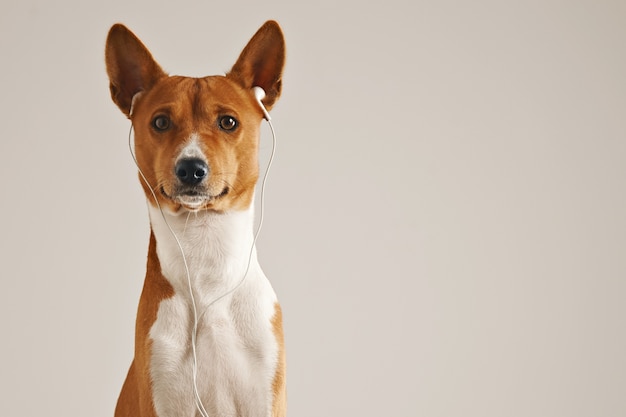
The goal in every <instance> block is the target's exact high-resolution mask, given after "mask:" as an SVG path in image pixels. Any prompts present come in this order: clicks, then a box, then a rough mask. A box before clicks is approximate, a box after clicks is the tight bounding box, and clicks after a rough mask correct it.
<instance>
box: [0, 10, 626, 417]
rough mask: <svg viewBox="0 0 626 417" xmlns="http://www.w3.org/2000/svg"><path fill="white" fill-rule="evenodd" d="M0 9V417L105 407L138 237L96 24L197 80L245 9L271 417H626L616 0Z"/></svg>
mask: <svg viewBox="0 0 626 417" xmlns="http://www.w3.org/2000/svg"><path fill="white" fill-rule="evenodd" d="M374 3H377V4H374ZM1 9H2V10H1V12H0V64H1V65H0V68H1V69H0V71H1V72H0V116H1V120H2V128H1V129H0V132H1V134H0V157H1V163H0V195H1V204H0V215H1V220H2V226H1V230H0V257H1V258H0V268H1V269H0V271H1V276H0V278H1V281H0V283H1V287H0V288H1V289H0V331H1V339H0V385H1V386H0V393H1V394H0V395H1V398H0V415H1V416H40V415H46V416H64V417H71V416H77V417H78V416H81V417H83V416H95V417H99V416H103V417H104V416H112V413H113V409H114V406H115V401H116V398H117V394H118V392H119V390H120V388H121V384H122V381H123V379H124V377H125V374H126V370H127V367H128V365H129V363H130V360H131V358H132V349H133V327H134V320H135V309H136V305H137V301H138V299H139V292H140V289H141V285H142V280H143V272H144V265H145V256H146V250H147V243H148V222H147V212H146V207H145V201H144V197H143V194H142V192H141V189H140V187H139V183H138V180H137V178H136V169H135V168H134V166H133V163H132V160H131V158H130V156H129V154H128V149H127V132H128V126H129V124H128V121H127V120H126V119H125V118H124V116H123V115H122V114H121V113H120V112H119V110H118V109H117V108H116V107H115V106H114V105H113V103H112V102H111V101H110V99H109V95H108V81H107V79H106V75H105V69H104V63H103V51H104V40H105V37H106V33H107V31H108V29H109V27H110V26H111V24H113V23H115V22H118V21H120V22H124V23H126V24H127V25H128V26H129V27H130V28H131V29H132V30H133V31H135V33H136V34H137V35H138V36H139V37H140V38H141V39H142V40H143V41H144V42H145V43H146V45H147V46H148V47H149V48H150V49H151V50H152V52H153V54H154V56H155V57H156V59H157V60H158V61H159V62H160V63H161V65H162V66H163V67H164V68H165V69H166V70H168V71H170V72H171V73H173V74H183V75H192V76H203V75H210V74H216V73H223V72H224V71H227V70H228V69H230V67H231V66H232V64H233V63H234V62H235V59H236V58H237V56H238V54H239V51H240V50H241V49H242V48H243V46H244V45H245V43H246V42H247V41H248V39H249V38H250V37H251V36H252V34H253V33H254V32H255V31H256V30H257V28H258V27H259V26H260V25H261V24H262V23H263V22H264V21H265V20H266V19H270V18H271V19H277V20H278V21H279V22H280V23H281V25H282V27H283V29H284V32H285V35H286V39H287V45H288V63H287V68H286V72H285V78H284V95H283V97H282V98H281V101H280V102H279V103H278V105H277V107H276V108H275V110H274V111H273V120H274V123H275V126H276V129H277V132H278V135H279V136H278V141H279V143H278V156H277V160H276V163H275V165H274V170H273V171H272V173H271V178H270V182H269V185H268V191H267V207H266V220H267V222H266V224H265V226H264V230H263V233H262V236H261V238H260V241H259V244H258V247H259V255H260V259H261V263H262V265H263V267H264V269H265V271H266V273H267V275H268V276H269V277H270V279H271V280H272V282H273V284H274V287H275V289H276V291H277V293H278V295H279V298H280V300H281V302H282V306H283V312H284V317H285V331H286V341H287V349H288V350H287V354H288V381H289V382H288V392H289V410H290V411H289V415H290V416H297V417H319V416H328V417H330V416H342V417H343V416H359V417H370V416H372V417H374V416H375V417H380V416H393V417H402V416H406V417H417V416H446V417H449V416H480V417H484V416H494V417H495V416H498V417H500V416H520V417H521V416H524V417H526V416H568V417H571V416H603V417H609V416H624V415H626V395H625V393H626V354H625V352H626V321H625V317H626V303H625V298H626V256H625V250H626V218H625V213H626V196H625V192H626V191H625V187H624V182H625V179H626V163H625V159H626V3H624V2H623V1H601V0H587V1H584V0H574V1H556V0H541V1H539V0H537V1H526V2H508V1H495V0H494V1H488V0H477V1H473V2H465V1H462V0H447V1H446V0H444V1H410V2H409V1H405V2H402V1H400V0H388V1H384V2H367V1H337V0H332V1H331V0H319V1H314V2H313V1H311V2H306V3H301V4H298V3H297V2H287V1H284V2H278V1H265V2H253V1H251V0H250V1H249V2H247V3H246V2H238V1H230V2H217V1H206V0H205V1H197V2H192V1H177V2H174V1H167V2H166V1H154V0H153V1H147V0H136V1H133V0H124V1H117V0H116V1H113V0H108V1H106V2H105V1H101V2H98V3H95V2H87V1H80V0H62V1H43V0H42V1H32V0H21V1H15V0H8V1H7V0H4V1H3V2H2V4H1ZM263 129H264V130H263V138H262V146H263V149H264V152H267V149H268V146H269V143H270V142H269V140H270V137H269V133H268V130H267V128H266V127H264V128H263Z"/></svg>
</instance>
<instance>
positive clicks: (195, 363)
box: [128, 108, 276, 417]
mask: <svg viewBox="0 0 626 417" xmlns="http://www.w3.org/2000/svg"><path fill="white" fill-rule="evenodd" d="M263 109H264V108H263ZM265 120H266V121H267V123H268V125H269V127H270V130H271V132H272V151H271V153H270V157H269V161H268V163H267V167H266V169H265V174H264V175H263V180H262V182H261V207H260V215H259V225H258V226H257V229H256V231H255V233H254V237H253V240H252V245H251V247H250V253H249V255H248V263H247V266H246V270H245V272H244V274H243V276H242V278H241V280H240V281H239V282H238V283H237V284H236V285H235V286H234V287H233V288H231V289H230V290H228V291H227V292H225V293H224V294H222V295H220V296H219V297H217V298H215V299H214V300H213V301H211V302H210V303H209V304H208V305H207V306H206V308H205V309H204V310H203V311H202V313H201V314H200V315H198V310H197V306H196V299H195V296H194V293H193V286H192V283H191V273H190V271H189V265H188V264H187V257H186V256H185V251H184V249H183V246H182V244H181V243H180V240H179V239H178V236H177V235H176V233H175V232H174V230H173V229H172V227H171V226H170V224H169V222H168V221H167V218H166V216H165V213H164V212H163V209H162V207H161V205H160V204H159V200H158V199H157V196H156V194H155V192H154V189H153V188H152V186H151V185H150V183H149V182H148V180H147V178H146V176H145V175H144V173H143V171H142V170H141V167H140V166H139V162H138V161H137V157H136V156H135V151H134V149H133V144H132V132H133V124H132V121H131V124H130V129H129V131H128V147H129V149H130V154H131V156H132V158H133V161H134V162H135V165H136V166H137V169H138V170H139V175H140V176H141V178H142V180H143V182H144V183H145V184H146V186H147V187H148V189H149V190H150V193H151V194H152V197H153V198H154V202H155V204H156V206H157V208H158V209H159V212H160V213H161V216H162V217H163V221H164V222H165V224H166V225H167V228H168V230H169V232H170V233H171V235H172V237H173V238H174V240H175V241H176V245H177V246H178V249H179V250H180V254H181V257H182V260H183V264H184V266H185V274H186V275H187V284H188V288H189V297H190V300H191V306H192V312H193V328H192V331H191V351H192V357H193V369H192V376H193V389H194V397H195V403H196V408H197V409H198V411H199V412H200V414H201V415H202V417H209V414H208V413H207V411H206V409H205V407H204V404H203V403H202V399H201V398H200V392H199V390H198V357H197V352H196V340H197V334H198V322H199V320H200V318H201V317H202V316H203V315H204V313H205V312H206V311H207V310H208V309H209V308H210V307H211V306H212V305H213V304H215V303H217V302H218V301H219V300H221V299H223V298H224V297H226V296H228V295H230V294H232V293H233V292H235V291H236V290H237V289H238V288H239V287H240V286H241V285H242V284H243V283H244V281H245V280H246V277H247V276H248V272H249V271H250V265H251V263H252V256H253V255H254V248H255V245H256V241H257V238H258V237H259V234H260V232H261V228H262V226H263V219H264V209H265V186H266V183H267V178H268V175H269V172H270V168H271V167H272V163H273V162H274V155H275V154H276V132H275V131H274V126H273V125H272V122H271V120H270V119H269V118H266V119H265Z"/></svg>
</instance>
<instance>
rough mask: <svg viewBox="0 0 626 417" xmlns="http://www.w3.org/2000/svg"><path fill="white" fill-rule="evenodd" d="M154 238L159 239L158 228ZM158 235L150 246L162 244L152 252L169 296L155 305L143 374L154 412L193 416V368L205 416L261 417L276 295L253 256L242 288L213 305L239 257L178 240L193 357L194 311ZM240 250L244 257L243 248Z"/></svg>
mask: <svg viewBox="0 0 626 417" xmlns="http://www.w3.org/2000/svg"><path fill="white" fill-rule="evenodd" d="M153 226H154V225H153ZM155 229H158V227H156V228H155ZM155 234H157V236H158V230H155ZM163 237H164V236H161V238H162V239H161V242H159V240H158V237H157V245H158V244H159V243H161V248H160V250H157V253H158V256H159V260H160V262H161V264H162V269H163V274H164V276H165V278H166V279H168V281H170V283H171V284H172V286H173V287H174V289H175V294H174V296H172V297H170V298H168V299H166V300H163V301H162V302H161V303H160V305H159V308H158V312H157V318H156V321H155V322H154V324H153V325H152V327H151V329H150V340H151V360H150V365H151V366H150V373H151V378H152V381H153V387H152V388H153V400H154V405H155V409H156V411H157V414H158V415H159V417H166V416H194V415H199V414H196V411H195V410H196V405H195V400H194V398H195V394H194V386H193V384H194V376H193V373H194V366H196V367H197V378H196V381H197V388H198V393H199V396H200V398H201V400H202V403H203V405H204V407H205V408H206V411H207V413H208V414H209V415H210V416H235V415H236V416H249V417H257V416H258V417H261V416H268V415H269V414H270V412H271V407H272V386H271V384H272V380H273V377H274V374H275V371H276V367H277V361H278V358H277V356H278V343H277V341H276V337H275V335H274V330H273V328H272V318H273V316H274V314H275V309H276V296H275V294H274V292H273V290H272V288H271V285H270V284H269V282H268V281H267V279H266V278H265V276H264V275H263V273H262V271H261V269H260V267H259V266H258V264H257V262H256V258H255V257H253V260H252V263H251V266H250V270H249V272H248V276H247V277H246V279H245V281H244V282H243V284H242V285H241V286H239V287H238V288H237V290H236V291H234V292H233V293H232V294H229V295H227V296H225V297H223V298H220V299H219V300H218V301H216V302H215V303H213V301H214V300H216V299H218V298H219V297H220V296H222V295H223V294H224V293H225V292H226V291H228V289H230V288H233V286H234V285H236V284H237V283H238V282H239V281H240V279H241V278H242V277H243V273H244V272H245V267H243V266H242V265H245V264H247V260H246V262H242V259H239V258H242V256H243V255H241V256H239V257H237V256H234V254H233V253H231V254H230V255H233V256H234V259H230V260H229V258H233V256H230V257H228V256H227V257H226V258H224V256H223V255H224V253H228V252H229V250H226V249H224V248H221V249H219V248H218V249H213V251H214V253H211V252H210V251H208V250H207V248H204V247H203V246H202V245H192V246H189V245H187V246H186V245H185V241H184V240H183V241H182V244H183V247H184V249H185V252H186V258H187V260H188V268H189V271H190V277H191V282H192V288H193V289H194V293H195V295H196V307H197V316H198V325H197V333H196V334H197V340H196V346H195V359H194V351H193V347H192V343H191V336H192V332H193V327H194V314H193V307H192V304H191V302H190V296H189V288H188V286H187V284H188V282H187V273H186V270H185V268H184V265H183V264H181V263H180V261H179V260H180V251H178V250H177V249H178V248H177V247H176V246H172V245H169V244H168V243H166V242H167V240H164V239H163ZM250 244H251V243H250ZM244 247H245V245H244ZM198 251H200V252H202V253H199V252H198ZM224 251H226V252H224ZM244 252H247V253H249V246H248V249H247V250H246V251H243V252H241V253H244ZM246 256H247V255H246ZM194 362H195V363H196V364H195V365H194Z"/></svg>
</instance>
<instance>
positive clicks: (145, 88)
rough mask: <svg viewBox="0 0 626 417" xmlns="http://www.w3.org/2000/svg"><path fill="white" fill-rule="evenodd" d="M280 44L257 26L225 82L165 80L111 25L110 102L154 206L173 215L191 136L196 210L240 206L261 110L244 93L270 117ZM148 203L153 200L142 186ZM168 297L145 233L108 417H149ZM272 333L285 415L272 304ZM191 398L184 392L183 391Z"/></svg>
mask: <svg viewBox="0 0 626 417" xmlns="http://www.w3.org/2000/svg"><path fill="white" fill-rule="evenodd" d="M284 59H285V46H284V40H283V35H282V32H281V30H280V27H279V26H278V24H277V23H276V22H273V21H269V22H267V23H265V24H264V25H263V26H262V27H261V28H260V29H259V30H258V31H257V33H256V34H255V35H254V36H253V38H252V39H251V40H250V42H249V43H248V45H247V46H246V47H245V48H244V50H243V51H242V53H241V55H240V56H239V59H238V60H237V62H236V63H235V65H234V66H233V68H232V70H231V71H230V73H228V74H227V75H226V76H209V77H204V78H189V77H180V76H171V77H170V76H168V75H167V74H166V73H165V72H164V71H163V70H162V69H161V67H160V66H159V64H157V63H156V61H154V59H153V58H152V55H151V54H150V52H149V51H148V49H147V48H146V47H145V46H144V45H143V44H142V43H141V41H140V40H139V39H138V38H137V37H136V36H135V35H134V34H133V33H132V32H130V31H129V30H128V29H127V28H126V27H124V26H123V25H120V24H117V25H114V26H113V27H112V28H111V30H110V32H109V35H108V38H107V46H106V53H105V60H106V64H107V73H108V75H109V80H110V86H109V87H110V92H111V97H112V99H113V101H114V102H115V104H117V106H118V107H119V108H120V110H121V111H122V112H123V113H124V114H125V115H126V116H127V117H128V118H130V119H131V121H132V124H133V127H134V129H135V153H136V158H137V162H138V164H139V166H140V167H141V169H142V171H143V173H144V175H145V176H146V179H147V180H148V182H149V183H150V184H151V185H152V186H153V187H154V192H155V193H156V196H157V198H158V200H159V203H160V205H161V206H162V207H164V208H166V209H169V210H171V211H174V212H176V211H179V210H181V209H183V208H184V207H183V206H182V205H181V202H180V201H178V200H177V199H176V198H175V197H176V194H177V184H176V181H175V176H174V175H173V172H174V163H175V162H174V158H173V157H172V156H173V155H176V154H177V153H178V152H179V151H180V149H181V148H182V146H183V142H184V141H185V140H186V139H187V138H189V137H190V135H191V134H192V133H193V134H196V135H198V137H199V144H200V146H201V148H202V152H203V154H204V155H206V156H207V158H208V161H207V162H208V165H209V166H210V167H211V174H210V176H209V178H208V180H207V184H206V185H205V186H204V192H206V194H207V195H209V196H211V198H210V199H208V200H207V202H206V203H205V204H204V206H203V207H201V209H202V210H213V211H217V212H221V211H226V210H232V209H234V210H239V209H245V208H247V207H248V206H249V205H250V204H251V202H252V198H253V194H254V186H255V183H256V181H257V179H258V162H257V153H258V143H257V142H258V136H259V125H260V121H261V119H262V117H263V113H262V111H261V109H260V108H259V106H258V104H257V103H256V101H255V99H254V96H253V94H252V92H251V89H252V87H254V86H260V87H262V88H263V89H264V90H265V92H266V97H265V99H264V100H263V104H264V105H265V107H266V108H267V109H268V110H269V109H271V107H272V106H273V105H274V103H275V102H276V100H277V99H278V98H279V96H280V93H281V89H282V69H283V65H284ZM159 115H165V116H167V117H168V118H169V120H171V126H170V128H169V129H168V130H166V131H158V130H156V129H155V128H154V127H153V125H152V123H153V120H154V119H155V117H156V116H159ZM224 115H229V116H233V117H235V118H236V119H237V120H238V121H239V125H238V128H237V129H235V130H233V131H225V130H223V129H220V127H219V119H220V117H222V116H224ZM142 187H143V188H144V192H145V194H146V197H147V198H148V200H149V201H150V202H151V203H152V202H153V196H152V194H151V192H150V190H149V189H148V186H147V185H146V184H145V183H143V182H142ZM173 294H174V290H173V288H172V287H171V285H170V284H169V282H168V281H167V280H166V279H165V277H163V275H162V273H161V267H160V264H159V259H158V257H157V253H156V241H155V238H154V235H152V234H151V238H150V246H149V251H148V261H147V268H146V278H145V282H144V288H143V291H142V294H141V298H140V301H139V308H138V312H137V322H136V335H135V357H134V360H133V362H132V364H131V366H130V369H129V371H128V375H127V378H126V381H125V382H124V385H123V387H122V392H121V394H120V397H119V400H118V404H117V407H116V411H115V415H116V417H131V416H132V417H156V413H155V410H154V406H153V400H152V388H151V380H150V356H151V346H150V339H149V331H150V328H151V327H152V325H153V324H154V322H155V320H156V315H157V311H158V308H159V304H160V302H161V301H163V300H165V299H167V298H169V297H171V296H172V295H173ZM272 326H273V329H274V333H275V335H276V339H277V342H278V344H279V348H280V349H279V365H278V368H277V371H276V375H275V377H274V381H273V390H274V403H273V415H274V417H282V416H284V415H285V353H284V343H283V331H282V313H281V310H280V306H278V304H277V305H276V313H275V316H274V318H273V320H272ZM190 395H191V393H190Z"/></svg>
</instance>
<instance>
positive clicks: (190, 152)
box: [176, 132, 206, 161]
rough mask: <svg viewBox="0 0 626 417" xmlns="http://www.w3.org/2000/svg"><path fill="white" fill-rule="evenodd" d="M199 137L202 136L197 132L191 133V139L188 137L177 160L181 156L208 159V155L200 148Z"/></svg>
mask: <svg viewBox="0 0 626 417" xmlns="http://www.w3.org/2000/svg"><path fill="white" fill-rule="evenodd" d="M199 139H200V138H199V136H198V134H197V133H195V132H194V133H192V134H191V135H189V139H187V142H186V144H185V146H184V147H183V149H182V150H181V152H180V154H179V155H178V158H176V160H179V159H181V158H200V159H202V160H205V161H206V157H205V156H204V153H203V152H202V149H201V148H200V144H199V143H200V141H199Z"/></svg>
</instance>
